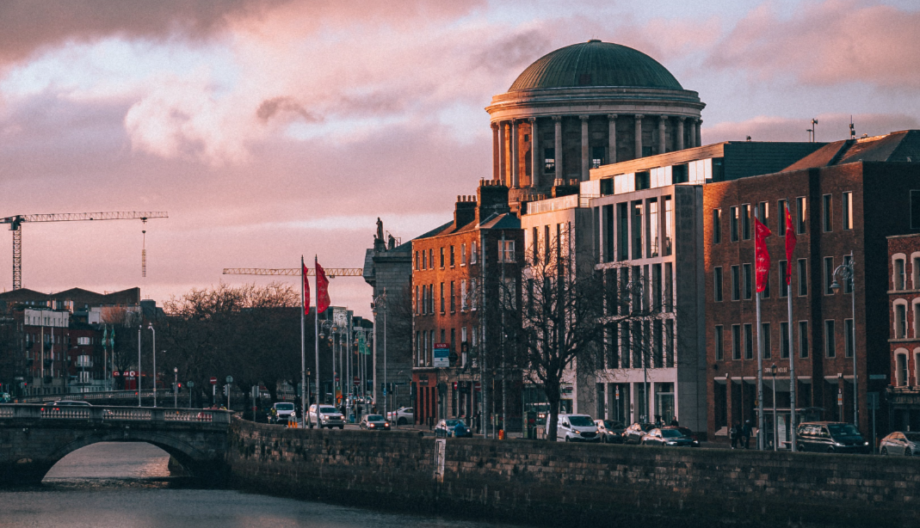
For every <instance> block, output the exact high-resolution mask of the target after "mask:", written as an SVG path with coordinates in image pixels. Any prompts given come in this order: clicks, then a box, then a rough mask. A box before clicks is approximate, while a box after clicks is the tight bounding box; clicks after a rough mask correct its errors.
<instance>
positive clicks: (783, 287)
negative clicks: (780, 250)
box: [779, 260, 789, 298]
mask: <svg viewBox="0 0 920 528" xmlns="http://www.w3.org/2000/svg"><path fill="white" fill-rule="evenodd" d="M786 265H787V264H786V261H785V260H781V261H779V296H780V298H784V297H786V296H787V295H789V285H788V284H786Z"/></svg>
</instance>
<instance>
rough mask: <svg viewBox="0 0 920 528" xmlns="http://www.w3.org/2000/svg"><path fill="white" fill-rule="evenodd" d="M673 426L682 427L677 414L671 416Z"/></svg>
mask: <svg viewBox="0 0 920 528" xmlns="http://www.w3.org/2000/svg"><path fill="white" fill-rule="evenodd" d="M671 427H680V422H678V421H677V415H675V416H674V418H671Z"/></svg>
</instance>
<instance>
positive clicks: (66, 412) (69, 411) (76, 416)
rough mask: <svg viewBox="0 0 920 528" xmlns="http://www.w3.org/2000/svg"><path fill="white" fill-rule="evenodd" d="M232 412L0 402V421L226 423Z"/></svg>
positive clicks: (228, 422) (227, 423)
mask: <svg viewBox="0 0 920 528" xmlns="http://www.w3.org/2000/svg"><path fill="white" fill-rule="evenodd" d="M232 414H233V413H232V412H229V411H222V410H215V409H182V408H170V407H156V408H152V407H115V406H105V407H103V406H94V407H90V406H77V405H74V406H67V405H60V406H55V405H50V404H46V405H33V404H0V422H2V421H4V420H48V421H57V420H61V421H64V420H71V421H85V422H110V423H116V422H154V423H158V422H185V423H206V424H218V425H220V424H226V425H229V424H230V417H231V416H232Z"/></svg>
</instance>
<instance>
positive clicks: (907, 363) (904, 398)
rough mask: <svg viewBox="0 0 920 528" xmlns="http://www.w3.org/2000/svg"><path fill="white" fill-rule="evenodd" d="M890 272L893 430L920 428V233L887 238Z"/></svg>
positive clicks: (890, 389) (890, 401) (890, 375)
mask: <svg viewBox="0 0 920 528" xmlns="http://www.w3.org/2000/svg"><path fill="white" fill-rule="evenodd" d="M918 227H920V226H918ZM888 275H889V277H888V278H889V280H888V284H889V286H888V287H889V291H888V313H889V316H890V321H891V324H890V325H889V339H888V342H889V347H890V351H891V357H890V361H891V372H890V374H889V378H888V379H889V380H891V381H890V383H889V386H888V390H887V395H886V396H887V402H888V414H889V418H890V423H891V429H892V430H897V431H920V370H918V368H920V234H910V235H894V236H889V237H888Z"/></svg>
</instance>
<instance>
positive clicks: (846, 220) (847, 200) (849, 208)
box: [841, 192, 853, 229]
mask: <svg viewBox="0 0 920 528" xmlns="http://www.w3.org/2000/svg"><path fill="white" fill-rule="evenodd" d="M841 212H842V213H843V228H844V229H853V193H851V192H845V193H843V206H842V207H841Z"/></svg>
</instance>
